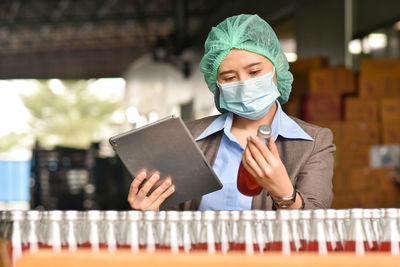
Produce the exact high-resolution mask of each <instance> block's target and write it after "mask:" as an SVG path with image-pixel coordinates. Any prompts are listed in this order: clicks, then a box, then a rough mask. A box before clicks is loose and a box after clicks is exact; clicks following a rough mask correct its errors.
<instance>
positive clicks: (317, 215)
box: [307, 209, 332, 255]
mask: <svg viewBox="0 0 400 267" xmlns="http://www.w3.org/2000/svg"><path fill="white" fill-rule="evenodd" d="M325 218H326V213H325V210H323V209H317V210H313V211H312V221H311V237H310V240H309V242H308V246H307V251H315V252H318V253H319V254H320V255H327V254H328V251H332V247H331V243H330V242H328V240H327V233H326V232H327V231H326V228H325V222H324V220H325Z"/></svg>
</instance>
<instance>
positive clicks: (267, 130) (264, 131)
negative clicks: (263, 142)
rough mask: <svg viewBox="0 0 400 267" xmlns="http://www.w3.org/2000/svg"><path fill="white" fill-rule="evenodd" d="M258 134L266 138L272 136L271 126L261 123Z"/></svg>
mask: <svg viewBox="0 0 400 267" xmlns="http://www.w3.org/2000/svg"><path fill="white" fill-rule="evenodd" d="M257 136H258V137H260V138H264V139H267V138H269V137H270V136H271V127H269V126H268V125H260V127H258V132H257Z"/></svg>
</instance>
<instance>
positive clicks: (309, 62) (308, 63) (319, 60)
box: [289, 57, 329, 72]
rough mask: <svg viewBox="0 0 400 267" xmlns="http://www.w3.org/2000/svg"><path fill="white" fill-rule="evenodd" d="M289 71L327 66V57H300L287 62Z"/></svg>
mask: <svg viewBox="0 0 400 267" xmlns="http://www.w3.org/2000/svg"><path fill="white" fill-rule="evenodd" d="M289 66H290V71H291V72H297V71H307V70H311V69H318V68H327V67H328V66H329V59H328V58H326V57H309V58H300V59H298V60H296V61H295V62H292V63H290V64H289Z"/></svg>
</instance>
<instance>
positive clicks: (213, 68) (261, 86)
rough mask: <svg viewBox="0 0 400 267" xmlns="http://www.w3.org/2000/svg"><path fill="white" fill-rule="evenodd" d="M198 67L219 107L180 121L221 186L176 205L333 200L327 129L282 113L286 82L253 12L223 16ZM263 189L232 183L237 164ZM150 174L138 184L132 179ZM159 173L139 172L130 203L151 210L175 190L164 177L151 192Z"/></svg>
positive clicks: (299, 204)
mask: <svg viewBox="0 0 400 267" xmlns="http://www.w3.org/2000/svg"><path fill="white" fill-rule="evenodd" d="M200 69H201V71H202V72H203V73H204V77H205V80H206V82H207V85H208V87H209V89H210V90H211V92H212V93H213V94H214V99H215V105H216V107H217V108H218V110H219V111H220V112H221V113H222V114H221V115H219V116H212V117H206V118H203V119H200V120H195V121H192V122H189V123H187V126H188V128H189V130H190V131H191V133H192V135H193V137H194V139H195V141H196V142H197V144H198V145H199V147H200V148H201V149H202V151H203V153H204V154H205V156H206V158H207V159H208V160H209V162H210V164H211V166H213V169H214V171H215V173H216V174H217V176H218V177H219V179H220V180H221V182H222V184H223V188H222V189H221V190H218V191H216V192H213V193H210V194H207V195H205V196H203V197H202V198H199V199H194V200H191V201H188V202H186V203H183V204H181V205H179V206H177V207H175V208H176V209H181V210H182V209H191V210H197V209H200V210H207V209H214V210H230V209H235V210H245V209H280V208H287V209H301V208H304V209H314V208H329V207H330V205H331V203H332V197H333V194H332V175H333V152H334V151H335V146H334V145H333V144H332V133H331V131H330V130H329V129H326V128H320V127H318V126H314V125H311V124H308V123H306V122H303V121H301V120H299V119H297V118H290V117H289V116H287V115H286V114H285V113H284V112H283V110H282V108H281V106H280V105H281V104H284V103H286V102H287V101H288V98H289V94H290V91H291V84H292V81H293V77H292V74H291V73H290V72H289V64H288V62H287V59H286V57H285V55H284V53H283V51H282V48H281V46H280V44H279V41H278V39H277V37H276V35H275V33H274V31H273V30H272V28H271V27H270V26H269V25H268V23H267V22H265V21H264V20H263V19H261V18H260V17H259V16H257V15H239V16H233V17H230V18H227V19H226V20H224V21H223V22H221V23H220V24H219V25H217V26H216V27H213V28H212V30H211V32H210V33H209V35H208V37H207V40H206V42H205V53H204V57H203V59H202V60H201V62H200ZM262 124H267V125H270V126H271V130H272V136H271V137H270V138H269V140H268V145H266V144H264V142H262V141H261V140H260V139H259V138H256V137H255V136H256V134H257V129H258V127H259V126H260V125H262ZM241 161H243V165H244V167H245V168H246V170H247V171H248V172H250V173H251V174H252V175H253V176H254V178H255V179H256V180H257V182H258V183H259V185H261V186H262V187H263V188H264V190H263V191H262V192H261V193H260V194H259V195H257V196H255V197H248V196H245V195H243V194H241V193H240V192H239V191H238V189H237V186H236V184H237V173H238V168H239V165H240V162H241ZM148 176H149V179H148V181H147V182H145V183H144V185H143V186H142V187H141V188H140V190H139V185H140V184H141V183H142V181H143V180H144V179H145V178H147V177H148ZM159 178H160V174H159V173H153V174H147V173H146V171H145V170H143V171H141V172H140V173H139V174H138V175H137V176H136V178H135V179H134V180H133V182H132V184H131V188H130V192H129V195H128V201H129V203H130V205H131V207H132V208H134V209H140V210H158V209H159V206H160V204H161V203H162V202H163V201H164V200H165V199H166V198H167V197H168V196H170V195H171V194H173V192H174V186H173V185H172V183H171V179H170V178H167V179H166V180H165V181H164V182H163V183H162V184H161V185H160V186H159V187H158V188H157V189H156V190H155V191H154V192H153V193H152V194H151V195H149V196H147V193H148V192H149V190H150V188H152V186H153V185H154V183H155V182H156V181H157V180H158V179H159Z"/></svg>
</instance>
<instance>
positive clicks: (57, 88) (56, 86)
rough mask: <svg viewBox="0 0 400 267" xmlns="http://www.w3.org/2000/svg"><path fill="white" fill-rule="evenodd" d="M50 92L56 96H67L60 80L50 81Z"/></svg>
mask: <svg viewBox="0 0 400 267" xmlns="http://www.w3.org/2000/svg"><path fill="white" fill-rule="evenodd" d="M49 87H50V90H51V91H52V92H53V93H54V94H56V95H63V94H65V88H64V85H63V84H62V82H61V81H60V80H59V79H51V80H50V81H49Z"/></svg>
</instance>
